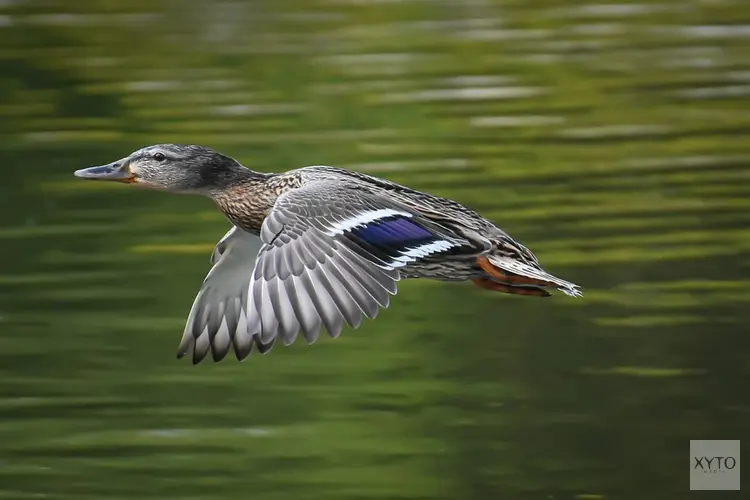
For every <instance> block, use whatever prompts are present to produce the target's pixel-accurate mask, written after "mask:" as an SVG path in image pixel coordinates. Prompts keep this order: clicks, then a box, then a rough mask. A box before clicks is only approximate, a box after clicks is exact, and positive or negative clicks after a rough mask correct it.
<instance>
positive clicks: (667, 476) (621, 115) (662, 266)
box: [0, 0, 750, 499]
mask: <svg viewBox="0 0 750 500" xmlns="http://www.w3.org/2000/svg"><path fill="white" fill-rule="evenodd" d="M747 15H748V8H747V6H746V5H744V3H743V2H740V1H725V2H711V3H707V2H698V1H688V2H677V1H663V2H656V1H654V2H651V1H645V2H642V3H639V4H621V5H620V4H616V3H604V4H596V5H595V4H590V5H586V4H571V3H569V2H556V1H546V0H535V1H526V0H524V1H505V2H495V1H489V0H488V1H485V2H464V3H458V2H377V3H366V2H347V1H320V2H306V3H302V2H293V1H275V2H268V1H256V2H239V1H233V2H224V3H215V2H204V1H198V2H191V3H190V7H186V6H181V5H179V6H178V4H173V3H169V2H162V3H150V2H142V1H138V2H123V1H108V2H98V1H94V0H89V1H81V2H78V3H76V4H70V5H67V4H66V5H65V6H52V5H51V4H50V5H47V4H45V5H42V4H39V5H36V3H35V2H31V3H29V2H27V3H14V2H6V3H5V4H3V5H2V6H0V22H1V24H2V28H0V41H2V43H0V46H1V47H2V49H0V69H1V70H2V75H3V76H2V77H1V78H0V116H2V118H3V119H2V120H0V140H1V141H2V143H1V146H0V160H2V163H0V164H1V165H2V172H3V182H2V183H0V208H2V210H0V252H1V254H2V256H3V259H2V262H3V265H2V267H1V268H0V375H1V376H0V412H1V413H0V415H2V419H0V440H1V442H2V446H0V465H1V466H0V498H14V499H15V498H18V499H23V498H40V497H43V498H61V499H62V498H71V499H73V498H74V499H86V498H92V499H93V498H97V499H98V498H107V499H120V498H122V499H131V498H158V499H164V498H180V499H208V498H248V497H252V498H263V499H275V498H278V499H288V498H301V499H305V498H309V499H322V498H325V499H331V498H347V499H350V498H430V499H433V498H446V499H448V498H450V499H454V498H462V499H474V498H476V499H484V498H557V499H563V498H579V499H588V498H658V499H664V498H675V499H681V498H683V497H684V495H685V492H686V491H687V489H688V478H687V471H686V470H685V469H686V467H685V463H686V462H687V458H688V457H687V449H688V443H687V441H688V440H689V439H706V438H712V437H717V438H724V439H728V438H731V439H735V438H740V437H741V436H742V435H743V434H744V433H746V431H747V429H748V428H747V424H746V422H747V420H748V419H747V417H748V397H747V391H745V390H744V388H745V387H746V386H747V381H748V373H749V370H748V361H747V356H746V355H745V353H746V352H747V350H748V348H749V347H750V345H749V344H748V342H749V341H748V337H747V335H745V330H746V327H745V321H744V319H745V318H746V316H747V315H746V313H745V310H746V309H747V303H748V301H749V300H750V294H749V293H748V291H747V290H748V289H749V288H748V285H750V280H749V279H748V266H749V265H750V258H749V257H750V253H749V251H750V245H749V242H750V239H749V237H748V235H749V234H750V233H749V232H748V230H747V224H748V221H749V219H748V213H749V212H748V209H749V208H750V201H748V200H750V196H749V195H750V187H749V186H750V183H748V182H747V180H748V177H750V174H749V172H750V169H748V158H750V146H749V143H748V141H747V133H748V130H750V115H748V114H747V112H746V110H747V106H748V95H750V92H748V80H749V79H750V77H748V71H747V70H748V67H750V60H749V59H748V56H747V50H746V49H747V27H746V26H745V25H742V24H741V23H740V22H739V21H737V20H738V19H740V20H741V19H746V18H747ZM743 30H744V31H743ZM155 142H183V143H185V142H196V143H201V144H205V145H208V146H213V147H215V148H218V149H221V150H222V151H223V152H226V153H227V154H230V155H233V156H235V157H237V158H238V159H240V160H241V161H242V162H243V163H245V164H246V165H248V166H249V167H251V168H256V169H260V170H268V171H281V170H286V169H290V168H295V167H299V166H303V165H309V164H334V165H337V166H345V167H351V168H355V169H360V170H363V171H367V172H368V173H373V174H376V175H382V176H385V177H388V178H390V179H392V180H394V181H397V182H403V183H407V184H409V185H411V186H413V187H416V188H419V189H424V190H430V191H432V192H435V193H436V194H440V195H443V196H449V197H452V198H455V199H457V200H459V201H461V202H464V203H466V204H468V205H471V206H473V207H475V208H477V209H479V210H481V211H482V212H483V213H485V214H487V215H488V216H490V217H491V218H493V219H494V220H495V221H496V222H497V223H498V224H500V225H501V226H502V227H503V228H505V229H506V230H507V231H509V232H510V233H511V234H512V235H514V236H516V237H517V238H519V239H521V240H522V241H523V242H525V243H526V244H528V245H529V246H530V247H531V248H532V249H533V250H534V251H535V252H536V253H537V255H538V256H539V258H540V259H541V261H542V263H543V264H544V265H545V266H546V267H548V268H549V269H550V271H552V272H554V273H556V274H559V275H561V276H564V277H565V278H568V279H571V280H573V281H575V282H577V283H580V284H582V285H583V287H584V289H585V291H586V295H585V297H584V299H582V300H577V301H572V300H569V299H566V298H565V297H557V296H556V297H555V298H553V299H548V300H539V301H537V300H529V299H527V298H519V297H508V296H504V295H499V294H489V293H486V292H483V291H481V290H479V289H475V288H473V287H471V286H469V285H465V286H461V285H444V284H439V283H431V282H426V283H420V282H408V283H404V284H403V285H402V286H401V290H400V293H399V296H398V298H397V299H396V300H394V302H393V305H392V306H391V308H389V309H388V310H387V311H384V312H383V313H381V315H380V317H379V318H378V319H377V321H371V322H366V323H365V324H364V325H363V327H362V328H361V329H360V330H358V331H356V332H352V331H346V332H345V333H344V334H343V335H342V337H341V338H339V339H336V340H331V339H327V338H325V339H321V340H320V341H319V342H317V343H316V344H315V345H314V346H312V347H308V346H305V345H303V344H301V343H300V344H297V345H294V346H292V347H289V348H283V349H276V350H274V351H272V353H271V354H270V355H268V356H264V357H259V356H253V357H252V358H251V359H250V360H249V361H248V362H246V363H243V364H239V363H236V362H232V361H227V362H225V363H222V364H217V365H214V364H211V363H207V364H205V365H201V366H199V367H192V366H190V365H189V364H186V363H183V362H178V361H177V360H176V359H174V353H175V348H176V345H177V341H178V340H179V335H180V334H181V330H182V327H183V325H184V321H185V316H186V314H187V311H188V309H189V306H190V303H191V302H192V300H193V296H194V293H195V291H196V290H197V287H198V285H199V284H200V282H201V280H202V279H203V276H204V275H205V273H206V271H207V269H208V255H209V253H210V251H211V249H212V248H213V245H214V243H215V242H216V240H217V239H218V238H219V237H221V236H222V235H223V234H224V232H225V231H226V229H227V224H226V222H224V221H223V219H222V218H221V216H220V214H218V212H216V211H215V210H214V208H213V207H212V206H211V203H210V202H209V201H207V200H202V199H195V198H190V197H180V196H170V195H165V194H163V193H152V192H145V191H141V190H136V189H128V188H127V187H126V186H103V185H100V184H96V183H82V182H76V181H75V179H72V178H71V173H72V171H73V170H75V169H77V168H80V167H82V166H86V165H90V164H96V163H102V162H105V161H111V160H112V159H115V158H119V157H121V156H123V155H125V154H127V153H128V152H129V151H131V150H132V149H134V148H136V147H138V146H141V145H144V144H149V143H155ZM644 464H648V465H644Z"/></svg>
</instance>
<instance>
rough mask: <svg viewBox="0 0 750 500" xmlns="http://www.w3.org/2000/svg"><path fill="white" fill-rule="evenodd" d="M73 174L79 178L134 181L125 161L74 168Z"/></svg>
mask: <svg viewBox="0 0 750 500" xmlns="http://www.w3.org/2000/svg"><path fill="white" fill-rule="evenodd" d="M74 175H75V176H76V177H80V178H81V179H91V180H95V181H114V182H124V183H126V184H130V183H131V182H135V181H136V179H135V175H133V173H132V172H131V171H130V169H129V168H128V165H127V163H123V162H119V161H116V162H113V163H109V164H107V165H100V166H98V167H89V168H83V169H81V170H76V171H75V173H74Z"/></svg>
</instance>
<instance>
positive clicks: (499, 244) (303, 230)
mask: <svg viewBox="0 0 750 500" xmlns="http://www.w3.org/2000/svg"><path fill="white" fill-rule="evenodd" d="M74 175H75V176H76V177H78V178H81V179H87V180H93V181H108V182H119V183H124V184H130V185H134V186H138V187H142V188H148V189H156V190H161V191H167V192H171V193H178V194H190V195H201V196H205V197H208V198H210V199H212V200H213V202H214V203H215V205H216V207H217V208H218V209H219V211H221V213H223V215H224V217H225V218H226V219H227V220H228V221H229V223H230V224H231V227H230V229H229V231H228V232H227V233H226V234H225V235H224V236H223V237H222V238H221V239H220V240H219V241H218V243H216V245H215V247H214V249H213V252H212V253H211V255H210V259H209V260H210V265H211V267H210V269H209V271H208V273H207V275H206V276H205V278H204V280H203V282H202V284H201V285H200V287H199V290H198V292H197V295H196V296H195V299H194V301H193V304H192V306H191V309H190V312H189V314H188V318H187V321H186V323H185V329H184V332H183V335H182V338H181V340H180V343H179V345H178V348H177V357H178V358H183V357H188V358H191V359H192V361H193V364H198V363H200V362H201V361H203V360H204V359H206V358H207V357H208V356H209V353H210V355H211V358H212V359H213V360H214V362H219V361H221V360H223V359H224V358H225V357H226V356H227V354H228V353H229V352H230V351H233V352H234V354H235V357H236V358H237V360H239V361H243V360H245V359H246V358H248V356H250V354H251V353H252V352H259V353H261V354H266V353H268V352H269V351H270V350H271V349H272V348H273V346H274V345H275V344H276V343H281V344H283V345H286V346H288V345H290V344H292V343H293V342H294V341H295V340H296V339H297V337H298V336H299V334H300V333H301V334H302V336H303V337H304V339H305V341H306V342H307V344H308V345H309V344H313V343H314V342H315V341H316V340H318V338H319V337H320V335H321V332H322V331H323V330H325V332H327V334H328V335H329V336H330V337H333V338H336V337H338V336H339V335H340V334H341V332H342V330H343V329H344V328H345V326H348V327H350V328H352V329H356V328H358V327H359V326H360V325H361V324H362V322H363V320H364V319H365V318H368V319H371V320H372V319H375V317H376V316H377V315H378V312H379V311H381V310H383V309H385V308H387V307H388V306H389V304H390V300H391V297H393V296H395V295H396V293H397V285H398V283H399V281H400V280H402V279H428V280H438V281H443V282H471V283H473V284H474V285H476V286H478V287H480V288H481V289H484V290H488V291H494V292H500V293H504V294H510V295H521V296H528V297H549V296H550V295H551V293H550V291H555V292H562V293H563V294H564V295H567V296H570V297H581V296H582V295H583V294H582V292H581V287H580V286H579V285H576V284H574V283H572V282H569V281H566V280H563V279H561V278H558V277H556V276H554V275H552V274H550V273H548V272H547V271H545V270H544V269H543V268H542V267H541V265H540V264H539V261H538V259H537V257H536V256H535V255H534V254H533V253H532V252H531V251H530V250H529V249H528V248H527V247H526V246H524V245H523V244H521V243H520V242H519V241H517V240H515V239H513V238H512V237H511V236H510V235H508V234H507V233H506V232H505V231H503V230H502V229H500V228H499V227H497V226H496V225H495V224H494V223H493V222H491V221H490V220H488V219H486V218H484V217H482V216H481V215H480V214H479V213H477V212H476V211H474V210H472V209H470V208H468V207H467V206H465V205H463V204H461V203H459V202H457V201H454V200H451V199H447V198H443V197H440V196H435V195H432V194H428V193H425V192H421V191H418V190H415V189H411V188H409V187H406V186H403V185H400V184H397V183H395V182H391V181H389V180H386V179H383V178H379V177H374V176H371V175H368V174H365V173H361V172H357V171H354V170H348V169H345V168H338V167H332V166H325V165H313V166H305V167H301V168H297V169H294V170H289V171H286V172H283V173H263V172H257V171H254V170H251V169H249V168H247V167H245V166H244V165H242V164H241V163H240V162H239V161H237V160H235V159H234V158H232V157H230V156H226V155H224V154H222V153H220V152H218V151H216V150H214V149H211V148H208V147H204V146H200V145H182V144H156V145H151V146H146V147H143V148H141V149H138V150H137V151H134V152H133V153H131V154H130V155H128V156H126V157H124V158H122V159H119V160H117V161H114V162H111V163H107V164H104V165H98V166H92V167H88V168H84V169H80V170H76V171H75V172H74Z"/></svg>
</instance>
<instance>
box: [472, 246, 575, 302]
mask: <svg viewBox="0 0 750 500" xmlns="http://www.w3.org/2000/svg"><path fill="white" fill-rule="evenodd" d="M477 264H478V265H479V267H480V268H481V269H482V270H483V271H484V272H485V273H487V274H488V275H489V276H488V277H487V278H479V279H477V280H474V283H475V284H477V285H478V286H481V287H482V288H487V289H491V290H495V291H498V292H504V293H512V294H516V295H536V296H539V297H547V296H549V295H550V294H549V292H547V291H546V290H544V288H546V287H554V288H556V289H557V290H560V291H561V292H563V293H564V294H566V295H569V296H571V297H581V296H582V295H583V293H582V292H581V291H580V289H579V286H578V285H576V284H575V283H571V282H569V281H565V280H563V279H560V278H558V277H556V276H553V275H551V274H549V273H548V272H546V271H544V270H543V269H541V268H538V267H534V266H531V265H529V264H524V263H523V262H519V261H518V260H515V259H511V258H509V257H504V256H500V255H482V256H480V257H478V258H477ZM477 281H481V283H477ZM487 282H489V283H487ZM530 292H533V293H530ZM540 292H541V293H540Z"/></svg>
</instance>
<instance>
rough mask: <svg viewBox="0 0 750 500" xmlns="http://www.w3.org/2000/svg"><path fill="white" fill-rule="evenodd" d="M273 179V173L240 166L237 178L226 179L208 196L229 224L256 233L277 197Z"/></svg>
mask: <svg viewBox="0 0 750 500" xmlns="http://www.w3.org/2000/svg"><path fill="white" fill-rule="evenodd" d="M275 177H276V174H266V173H262V172H254V171H252V170H249V169H247V168H244V167H242V170H241V171H240V170H238V171H236V177H232V178H231V179H227V182H226V183H225V184H224V185H223V186H218V187H217V188H216V189H214V190H212V191H211V193H210V196H211V198H212V199H213V200H214V202H215V203H216V205H217V206H218V207H219V210H221V211H222V212H223V213H224V215H225V216H226V218H227V219H229V221H230V222H231V223H232V224H234V225H235V226H237V227H239V228H240V229H243V230H245V231H248V232H251V233H254V234H258V233H259V232H260V227H261V225H262V224H263V220H264V219H265V218H266V215H268V212H269V211H270V210H271V208H272V207H273V204H274V202H275V201H276V198H277V197H278V194H279V193H277V191H276V190H275V189H274V186H273V184H274V183H273V179H274V178H275Z"/></svg>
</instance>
